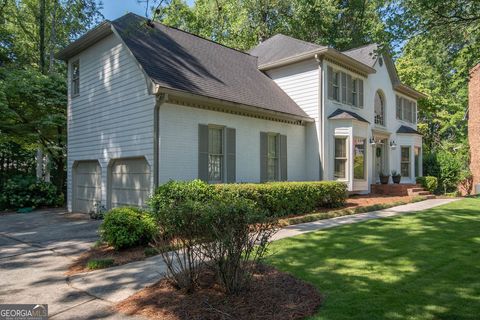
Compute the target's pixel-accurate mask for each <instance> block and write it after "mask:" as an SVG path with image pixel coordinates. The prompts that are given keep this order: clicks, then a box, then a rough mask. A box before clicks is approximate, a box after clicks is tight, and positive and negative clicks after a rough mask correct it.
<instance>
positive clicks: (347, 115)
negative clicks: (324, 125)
mask: <svg viewBox="0 0 480 320" xmlns="http://www.w3.org/2000/svg"><path fill="white" fill-rule="evenodd" d="M328 119H332V120H343V119H347V120H358V121H361V122H366V123H370V122H368V121H367V120H365V119H364V118H362V117H361V116H359V115H358V114H356V113H355V112H352V111H347V110H343V109H337V110H335V111H334V112H333V113H332V114H331V115H329V116H328Z"/></svg>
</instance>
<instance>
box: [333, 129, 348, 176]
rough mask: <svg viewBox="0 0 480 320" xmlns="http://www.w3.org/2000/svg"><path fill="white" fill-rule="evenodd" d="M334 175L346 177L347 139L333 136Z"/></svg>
mask: <svg viewBox="0 0 480 320" xmlns="http://www.w3.org/2000/svg"><path fill="white" fill-rule="evenodd" d="M334 162H335V163H334V177H335V178H336V179H346V178H347V139H346V138H335V159H334Z"/></svg>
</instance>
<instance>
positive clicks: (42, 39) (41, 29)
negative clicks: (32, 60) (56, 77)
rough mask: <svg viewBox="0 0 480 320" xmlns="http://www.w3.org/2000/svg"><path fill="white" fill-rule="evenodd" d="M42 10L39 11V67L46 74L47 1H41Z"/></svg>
mask: <svg viewBox="0 0 480 320" xmlns="http://www.w3.org/2000/svg"><path fill="white" fill-rule="evenodd" d="M39 5H40V8H39V9H40V10H39V17H38V35H39V45H38V53H39V56H40V57H39V66H40V71H41V72H42V73H45V20H46V17H45V10H46V9H45V6H46V0H40V3H39Z"/></svg>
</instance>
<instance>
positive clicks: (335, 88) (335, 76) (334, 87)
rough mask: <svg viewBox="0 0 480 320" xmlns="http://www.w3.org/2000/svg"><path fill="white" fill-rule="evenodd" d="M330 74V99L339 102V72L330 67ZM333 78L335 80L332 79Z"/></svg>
mask: <svg viewBox="0 0 480 320" xmlns="http://www.w3.org/2000/svg"><path fill="white" fill-rule="evenodd" d="M332 76H333V79H332V90H333V92H332V100H333V101H336V102H340V103H342V102H341V100H342V99H341V92H340V90H341V88H340V87H341V82H342V81H341V72H340V71H339V70H335V69H333V68H332ZM333 80H335V81H333ZM335 93H336V97H335Z"/></svg>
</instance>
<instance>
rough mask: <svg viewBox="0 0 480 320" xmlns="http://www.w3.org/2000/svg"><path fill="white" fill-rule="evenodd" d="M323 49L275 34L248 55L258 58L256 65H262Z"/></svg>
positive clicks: (322, 47)
mask: <svg viewBox="0 0 480 320" xmlns="http://www.w3.org/2000/svg"><path fill="white" fill-rule="evenodd" d="M325 48H327V47H325V46H321V45H318V44H315V43H310V42H306V41H302V40H298V39H295V38H292V37H289V36H286V35H283V34H277V35H275V36H273V37H271V38H269V39H267V40H265V41H264V42H262V43H260V44H259V45H258V46H256V47H255V48H253V49H252V50H250V51H249V53H250V54H251V55H252V56H256V57H258V65H262V64H266V63H272V62H276V61H279V60H282V59H285V58H290V57H294V56H297V55H299V54H302V53H306V52H309V51H314V50H320V49H325Z"/></svg>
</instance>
